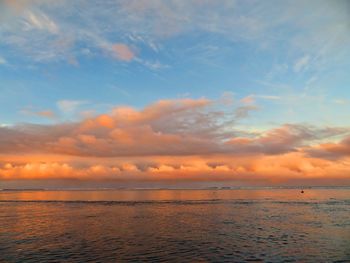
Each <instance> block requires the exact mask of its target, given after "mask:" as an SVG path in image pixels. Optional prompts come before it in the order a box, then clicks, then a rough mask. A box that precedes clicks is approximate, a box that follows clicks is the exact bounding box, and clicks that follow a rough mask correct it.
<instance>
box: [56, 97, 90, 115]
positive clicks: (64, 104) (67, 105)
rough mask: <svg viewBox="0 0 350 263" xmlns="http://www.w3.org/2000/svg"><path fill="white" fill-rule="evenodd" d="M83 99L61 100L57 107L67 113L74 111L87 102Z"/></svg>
mask: <svg viewBox="0 0 350 263" xmlns="http://www.w3.org/2000/svg"><path fill="white" fill-rule="evenodd" d="M86 103H87V101H83V100H60V101H57V107H58V108H59V109H60V110H61V111H62V112H63V113H65V114H69V113H74V112H75V111H76V110H77V109H78V108H79V107H80V106H82V105H84V104H86Z"/></svg>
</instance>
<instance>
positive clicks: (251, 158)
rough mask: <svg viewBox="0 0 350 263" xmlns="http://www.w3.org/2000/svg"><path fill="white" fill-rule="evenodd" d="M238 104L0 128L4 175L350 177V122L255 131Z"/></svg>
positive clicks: (202, 102) (165, 103)
mask: <svg viewBox="0 0 350 263" xmlns="http://www.w3.org/2000/svg"><path fill="white" fill-rule="evenodd" d="M248 106H250V105H245V106H244V107H248ZM237 109H238V111H241V109H242V106H240V105H239V104H238V105H235V103H230V104H225V105H222V103H221V100H219V101H213V100H208V99H205V98H200V99H189V98H186V99H175V100H160V101H157V102H155V103H153V104H150V105H148V106H146V107H144V108H143V109H139V110H138V109H135V108H131V107H127V106H123V107H116V108H114V109H113V110H112V111H111V112H109V113H106V114H100V115H97V116H95V117H87V118H85V119H83V120H81V121H77V122H72V123H60V124H53V125H37V124H18V125H15V126H4V127H3V126H1V127H0V178H1V179H4V180H15V179H45V180H46V179H48V180H49V179H65V180H68V179H79V180H122V181H123V180H127V181H130V180H131V181H132V180H139V181H140V180H141V181H142V180H147V181H154V180H177V181H178V180H191V181H220V180H225V181H237V182H264V183H266V184H282V183H289V182H299V183H305V182H326V181H327V180H328V181H327V182H328V183H329V178H330V176H331V177H332V178H333V179H334V182H342V183H344V182H345V183H350V178H349V176H348V175H349V174H350V173H349V172H350V170H349V169H350V168H349V167H350V166H349V165H348V163H349V161H350V156H349V153H350V152H349V149H350V147H349V145H350V143H349V142H350V140H349V137H348V136H349V133H350V128H347V127H314V126H310V125H305V124H285V125H282V126H279V127H275V128H273V129H269V130H265V131H261V132H254V133H252V132H249V131H245V130H241V129H238V128H237V126H239V121H240V119H241V118H243V117H244V116H242V115H240V116H237ZM43 114H44V115H46V113H43ZM49 115H50V114H49ZM339 138H340V140H339ZM337 160H339V161H337ZM308 180H309V181H308Z"/></svg>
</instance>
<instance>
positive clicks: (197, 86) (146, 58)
mask: <svg viewBox="0 0 350 263" xmlns="http://www.w3.org/2000/svg"><path fill="white" fill-rule="evenodd" d="M0 21H1V25H0V37H1V41H0V90H1V94H0V103H1V106H0V107H1V111H0V120H1V123H2V124H3V125H4V124H7V125H8V124H15V123H19V122H35V123H53V122H61V121H71V120H76V119H79V118H81V117H82V116H86V115H89V114H90V115H91V114H98V113H102V112H108V111H109V110H110V109H111V108H113V107H115V106H117V105H129V106H133V107H136V108H142V107H144V106H145V105H148V104H151V103H152V102H154V101H156V100H159V99H165V98H168V99H169V98H187V97H188V98H201V97H205V98H210V99H220V98H221V97H222V96H224V97H225V96H231V97H232V99H233V100H234V101H235V103H240V100H242V99H243V98H245V97H247V96H250V98H251V103H254V104H255V105H257V110H254V111H253V112H251V114H250V117H249V118H248V119H246V120H244V121H243V124H244V125H251V126H254V125H255V126H261V127H266V126H274V125H277V124H281V123H286V122H287V123H298V122H306V123H311V124H315V125H338V126H339V125H340V126H341V125H349V119H350V118H349V115H350V110H349V106H350V104H349V103H350V87H349V84H350V77H349V75H350V74H349V72H350V49H349V44H350V16H349V4H348V2H347V1H307V2H306V3H305V2H304V1H283V2H280V1H260V2H259V1H89V3H87V2H85V1H74V3H72V1H63V0H61V1H55V3H52V2H51V3H49V2H48V1H35V0H33V1H31V0H29V1H2V2H1V11H0ZM114 45H123V46H125V47H126V48H127V50H126V51H130V52H131V57H130V58H125V57H124V58H123V57H118V55H116V54H115V51H114V50H113V46H114ZM124 51H125V50H124ZM129 55H130V54H129ZM62 101H63V103H62ZM64 107H68V108H69V109H64ZM40 112H52V116H55V118H52V116H51V115H50V116H49V114H40ZM84 114H85V115H84ZM47 117H49V118H47Z"/></svg>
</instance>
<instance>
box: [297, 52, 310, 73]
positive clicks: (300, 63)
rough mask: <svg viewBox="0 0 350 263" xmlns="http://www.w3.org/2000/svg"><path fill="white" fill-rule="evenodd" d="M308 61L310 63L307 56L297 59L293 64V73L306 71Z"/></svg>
mask: <svg viewBox="0 0 350 263" xmlns="http://www.w3.org/2000/svg"><path fill="white" fill-rule="evenodd" d="M309 61H310V56H309V55H305V56H303V57H301V58H299V59H298V60H297V61H296V62H295V64H294V71H295V72H297V73H298V72H300V71H303V70H305V69H307V68H308V65H309Z"/></svg>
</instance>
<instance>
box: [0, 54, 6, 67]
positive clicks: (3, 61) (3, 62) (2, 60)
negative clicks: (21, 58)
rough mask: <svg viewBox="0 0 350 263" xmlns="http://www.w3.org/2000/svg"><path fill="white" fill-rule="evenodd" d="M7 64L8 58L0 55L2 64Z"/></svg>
mask: <svg viewBox="0 0 350 263" xmlns="http://www.w3.org/2000/svg"><path fill="white" fill-rule="evenodd" d="M5 64H7V61H6V59H4V58H3V57H1V56H0V65H5Z"/></svg>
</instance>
